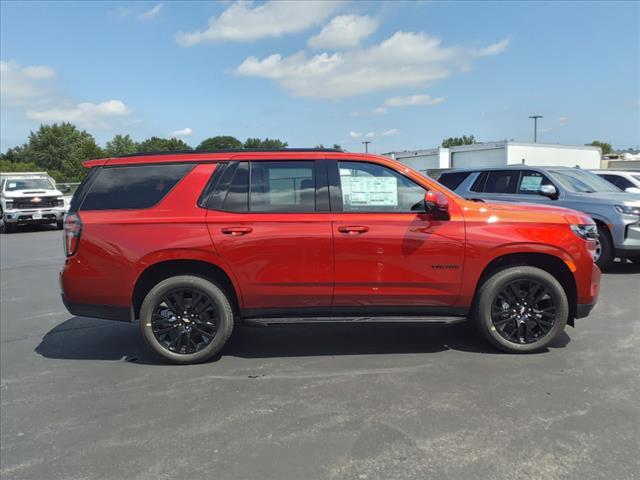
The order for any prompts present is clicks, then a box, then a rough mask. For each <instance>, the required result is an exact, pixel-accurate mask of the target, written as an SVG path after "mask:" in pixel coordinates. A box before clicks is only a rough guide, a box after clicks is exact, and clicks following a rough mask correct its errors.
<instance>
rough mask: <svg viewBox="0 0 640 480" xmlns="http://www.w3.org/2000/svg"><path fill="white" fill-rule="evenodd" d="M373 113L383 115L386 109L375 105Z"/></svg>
mask: <svg viewBox="0 0 640 480" xmlns="http://www.w3.org/2000/svg"><path fill="white" fill-rule="evenodd" d="M373 113H374V114H375V115H384V114H385V113H387V109H386V108H385V107H377V108H374V109H373Z"/></svg>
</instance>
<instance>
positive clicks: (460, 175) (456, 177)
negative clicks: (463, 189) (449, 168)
mask: <svg viewBox="0 0 640 480" xmlns="http://www.w3.org/2000/svg"><path fill="white" fill-rule="evenodd" d="M469 175H471V172H452V173H443V174H442V175H440V178H438V182H440V183H441V184H442V185H444V186H445V187H447V188H448V189H449V190H455V189H456V188H458V187H459V186H460V184H461V183H462V182H464V181H465V180H466V179H467V177H468V176H469Z"/></svg>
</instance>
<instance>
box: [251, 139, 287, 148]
mask: <svg viewBox="0 0 640 480" xmlns="http://www.w3.org/2000/svg"><path fill="white" fill-rule="evenodd" d="M288 145H289V144H288V143H287V142H283V141H282V140H279V139H277V138H265V139H264V140H261V139H259V138H247V140H246V141H245V142H244V148H264V149H278V148H287V146H288Z"/></svg>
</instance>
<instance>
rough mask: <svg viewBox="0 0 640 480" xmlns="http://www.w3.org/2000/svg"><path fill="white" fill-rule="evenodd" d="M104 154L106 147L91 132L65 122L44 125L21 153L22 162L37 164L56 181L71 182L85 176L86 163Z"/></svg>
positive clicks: (32, 135) (34, 133) (33, 134)
mask: <svg viewBox="0 0 640 480" xmlns="http://www.w3.org/2000/svg"><path fill="white" fill-rule="evenodd" d="M102 155H103V153H102V149H101V148H100V147H99V146H98V144H97V143H96V141H95V139H94V138H93V137H92V136H91V135H90V134H88V133H87V132H86V131H84V130H78V129H77V128H76V126H75V125H72V124H70V123H66V122H65V123H60V124H57V123H54V124H53V125H41V126H40V128H39V129H38V130H37V131H35V132H31V133H30V134H29V141H28V143H27V144H26V145H25V146H24V147H23V150H22V152H21V155H20V156H22V157H23V158H22V159H21V161H22V162H27V163H33V164H35V165H36V166H37V167H38V169H39V170H46V171H47V172H49V174H50V175H51V176H52V177H53V178H55V179H56V180H58V181H68V182H70V181H78V180H81V179H82V178H83V177H84V175H85V173H86V171H85V169H84V167H83V166H82V162H84V161H85V160H89V159H92V158H101V157H102Z"/></svg>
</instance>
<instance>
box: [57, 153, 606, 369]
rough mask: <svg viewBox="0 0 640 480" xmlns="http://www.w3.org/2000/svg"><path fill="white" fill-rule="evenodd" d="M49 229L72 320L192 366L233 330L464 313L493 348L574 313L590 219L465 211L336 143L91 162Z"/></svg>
mask: <svg viewBox="0 0 640 480" xmlns="http://www.w3.org/2000/svg"><path fill="white" fill-rule="evenodd" d="M85 166H87V167H88V168H89V169H90V172H89V174H88V175H87V177H86V179H85V181H84V182H83V183H82V185H81V186H80V187H79V189H78V190H77V192H76V193H75V195H74V197H73V200H72V202H71V206H70V209H69V213H68V215H67V217H66V220H65V228H64V244H65V250H66V261H65V265H64V269H63V271H62V272H61V287H62V296H63V301H64V303H65V305H66V306H67V308H68V310H69V311H70V312H71V313H72V314H74V315H83V316H90V317H101V318H106V319H114V320H124V321H133V320H134V319H140V330H141V333H142V336H143V337H144V338H145V340H146V342H147V343H148V344H149V345H150V347H151V348H152V349H153V350H154V351H155V352H157V353H158V354H160V355H161V356H162V357H164V358H165V359H167V360H170V361H174V362H178V363H192V362H200V361H204V360H206V359H208V358H211V357H212V356H213V355H215V354H217V353H218V352H220V350H221V349H222V347H223V346H224V344H225V343H226V341H227V339H228V338H229V336H230V335H231V332H232V331H233V329H234V328H235V326H236V325H237V324H238V323H241V322H252V323H258V324H262V325H265V324H272V323H282V322H287V323H290V322H300V323H305V322H313V321H366V322H369V321H384V322H400V321H407V320H411V321H423V322H438V323H445V324H450V323H458V322H461V321H464V320H465V319H467V318H468V319H469V320H470V321H471V322H473V323H474V324H475V325H476V326H477V327H478V329H479V330H480V331H481V332H482V334H483V335H484V336H485V337H486V338H487V339H488V340H489V341H490V342H491V343H492V344H493V345H495V346H496V347H497V348H500V349H502V350H505V351H507V352H534V351H539V350H541V349H544V348H545V347H547V346H548V345H549V344H551V343H552V342H553V341H554V340H555V339H557V338H558V336H559V335H560V334H561V333H562V331H563V329H564V327H565V325H566V324H567V323H569V324H570V325H573V324H574V319H576V318H581V317H584V316H586V315H588V314H589V312H590V310H591V309H592V307H593V305H594V303H595V301H596V298H597V296H598V290H599V281H600V270H599V269H598V268H597V267H596V266H595V264H594V262H593V256H594V254H595V248H596V243H595V236H596V226H595V224H594V222H593V220H592V219H591V218H590V217H589V216H587V215H584V214H582V213H579V212H575V211H572V210H568V209H565V208H559V207H558V208H556V207H551V206H534V205H528V206H522V207H521V206H517V205H509V204H491V203H478V202H471V201H466V200H464V199H463V198H462V197H460V196H458V195H456V194H455V193H453V192H451V191H449V190H448V189H447V188H445V187H444V186H442V185H440V184H438V183H437V182H436V181H434V180H431V179H428V178H426V177H424V176H423V175H421V174H420V173H418V172H416V171H414V170H411V169H410V168H407V167H406V166H405V165H403V164H401V163H398V162H396V161H394V160H391V159H388V158H386V157H380V156H375V155H368V154H351V153H344V152H341V151H337V150H316V149H313V150H278V151H259V152H254V151H251V152H248V151H236V152H234V151H226V152H189V153H167V154H153V155H139V156H129V157H123V158H112V159H101V160H93V161H89V162H86V163H85Z"/></svg>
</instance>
